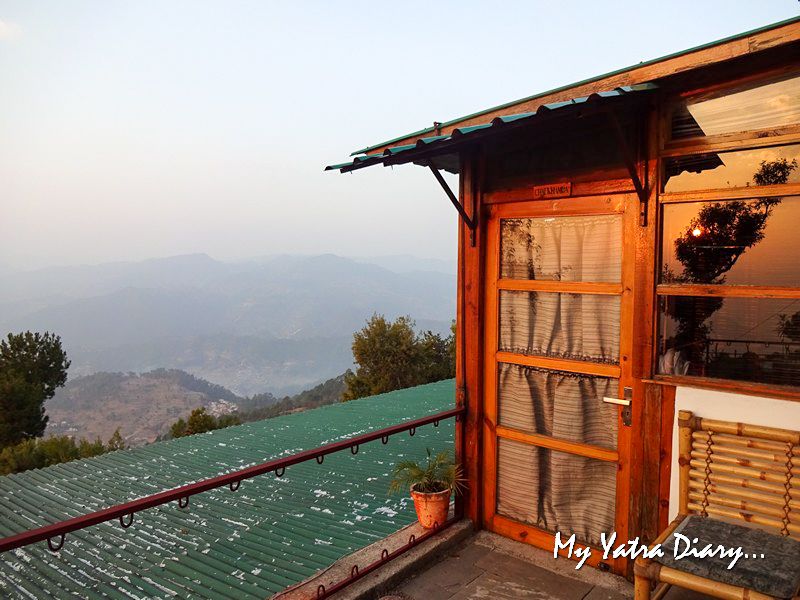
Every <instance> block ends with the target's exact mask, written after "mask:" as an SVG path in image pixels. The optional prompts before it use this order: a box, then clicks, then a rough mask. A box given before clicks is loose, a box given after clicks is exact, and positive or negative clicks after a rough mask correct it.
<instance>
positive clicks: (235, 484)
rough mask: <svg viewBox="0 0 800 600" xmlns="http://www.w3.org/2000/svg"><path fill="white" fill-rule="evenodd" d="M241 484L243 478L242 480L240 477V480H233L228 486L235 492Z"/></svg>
mask: <svg viewBox="0 0 800 600" xmlns="http://www.w3.org/2000/svg"><path fill="white" fill-rule="evenodd" d="M240 485H242V480H241V479H240V480H239V481H231V482H230V483H229V484H228V487H229V488H231V491H232V492H235V491H236V490H238V489H239V486H240Z"/></svg>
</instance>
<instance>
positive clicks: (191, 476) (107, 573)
mask: <svg viewBox="0 0 800 600" xmlns="http://www.w3.org/2000/svg"><path fill="white" fill-rule="evenodd" d="M454 395H455V394H454V384H453V381H452V380H448V381H443V382H439V383H433V384H429V385H425V386H420V387H416V388H411V389H407V390H400V391H396V392H391V393H388V394H382V395H380V396H373V397H370V398H364V399H361V400H354V401H352V402H347V403H344V404H336V405H332V406H325V407H321V408H318V409H315V410H310V411H306V412H302V413H297V414H292V415H287V416H283V417H277V418H274V419H269V420H265V421H259V422H256V423H248V424H245V425H241V426H238V427H231V428H228V429H224V430H220V431H215V432H211V433H207V434H202V435H195V436H190V437H186V438H180V439H176V440H171V441H167V442H158V443H155V444H150V445H148V446H142V447H139V448H134V449H131V450H122V451H118V452H113V453H111V454H106V455H103V456H99V457H96V458H92V459H87V460H82V461H75V462H71V463H66V464H63V465H56V466H53V467H48V468H46V469H40V470H34V471H27V472H25V473H20V474H18V475H9V476H6V477H0V537H6V536H9V535H12V534H15V533H19V532H21V531H24V530H26V529H30V528H33V527H38V526H42V525H46V524H49V523H53V522H56V521H58V520H63V519H66V518H69V517H74V516H77V515H79V514H83V513H87V512H90V511H94V510H99V509H101V508H105V507H108V506H111V505H113V504H118V503H122V502H126V501H129V500H133V499H136V498H139V497H142V496H145V495H149V494H155V493H158V492H161V491H164V490H167V489H171V488H173V487H175V486H177V485H181V484H186V483H190V482H193V481H197V480H200V479H205V478H208V477H212V476H215V475H220V474H223V473H227V472H229V471H231V470H233V469H238V468H243V467H246V466H249V465H253V464H257V463H260V462H264V461H267V460H270V459H274V458H278V457H281V456H286V455H289V454H293V453H295V452H298V451H301V450H306V449H309V448H313V447H316V446H320V445H322V444H326V443H330V442H334V441H338V440H341V439H345V438H347V437H350V436H353V435H357V434H360V433H366V432H369V431H372V430H375V429H380V428H382V427H387V426H390V425H394V424H397V423H400V422H402V421H405V420H409V419H415V418H419V417H423V416H425V415H428V414H432V413H435V412H439V411H442V410H446V409H448V408H452V407H453V406H454ZM452 444H453V422H452V420H447V421H442V423H441V424H440V425H439V427H438V428H435V427H433V426H432V425H428V426H425V427H422V428H420V429H418V430H417V432H416V435H414V436H413V437H411V436H409V435H408V434H407V433H405V434H398V435H395V436H392V437H391V438H390V441H389V443H388V445H386V446H384V445H382V444H381V443H380V442H379V441H377V442H370V443H369V444H365V445H362V446H361V447H360V449H359V452H358V454H357V455H355V456H353V455H351V454H350V452H340V453H337V454H332V455H330V456H328V457H326V459H325V462H324V463H323V464H322V465H318V464H317V463H316V462H315V461H309V462H306V463H302V464H299V465H295V466H292V467H289V468H287V469H286V473H285V475H284V476H283V477H281V478H277V477H275V476H274V475H271V474H270V475H265V476H261V477H256V478H254V479H251V480H246V481H243V482H242V484H241V487H240V488H239V490H238V491H236V492H231V491H230V490H229V489H228V488H227V487H226V488H221V489H217V490H213V491H210V492H206V493H203V494H199V495H197V496H193V497H192V498H191V501H190V504H189V507H188V508H186V509H183V510H181V509H178V507H177V506H175V505H170V506H162V507H159V508H155V509H149V510H146V511H143V512H141V513H137V514H136V517H135V521H134V524H133V526H132V527H130V528H128V529H122V528H121V527H120V526H119V523H117V522H116V521H114V522H110V523H103V524H101V525H98V526H95V527H92V528H89V529H86V530H82V531H79V532H75V533H71V534H68V535H67V537H66V541H65V542H64V547H63V549H62V550H61V551H60V552H59V553H57V554H52V553H50V552H49V551H48V550H47V546H46V544H43V543H41V544H35V545H32V546H27V547H24V548H20V549H17V550H12V551H9V552H5V553H3V554H0V597H3V598H47V597H59V598H62V597H68V596H77V597H80V598H101V597H106V598H170V597H179V598H185V597H188V596H191V597H195V598H237V599H238V598H259V599H260V598H264V597H267V596H269V595H270V594H272V593H274V592H277V591H280V590H281V589H283V588H285V587H287V586H289V585H291V584H294V583H297V582H298V581H302V580H303V579H305V578H306V577H308V576H310V575H312V574H313V573H315V572H316V571H318V570H319V569H322V568H325V567H327V566H329V565H330V564H332V563H333V562H334V561H335V560H336V559H338V558H340V557H342V556H344V555H346V554H349V553H351V552H353V551H354V550H357V549H358V548H361V547H363V546H365V545H367V544H370V543H372V542H374V541H376V540H378V539H380V538H383V537H385V536H387V535H388V534H390V533H392V532H394V531H396V530H397V529H399V528H401V527H403V526H405V525H407V524H408V523H411V522H412V521H413V520H414V518H415V516H414V509H413V505H412V503H411V501H410V500H408V499H406V498H405V497H404V496H389V495H388V494H387V487H388V482H389V473H390V471H391V467H392V465H393V464H394V461H396V460H397V459H398V458H401V457H404V456H405V457H411V456H413V457H418V456H424V453H425V448H426V447H431V448H433V449H436V450H441V449H445V448H452Z"/></svg>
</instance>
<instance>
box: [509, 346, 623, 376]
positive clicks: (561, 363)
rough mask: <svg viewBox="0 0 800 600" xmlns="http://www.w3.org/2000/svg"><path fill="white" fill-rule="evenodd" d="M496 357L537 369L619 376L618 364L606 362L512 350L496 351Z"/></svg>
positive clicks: (513, 363)
mask: <svg viewBox="0 0 800 600" xmlns="http://www.w3.org/2000/svg"><path fill="white" fill-rule="evenodd" d="M496 357H497V362H501V363H508V364H512V365H522V366H523V367H534V368H539V369H552V370H554V371H569V372H574V373H582V374H583V375H596V376H599V377H613V378H619V376H620V373H621V370H620V367H619V365H610V364H606V363H594V362H588V361H582V360H570V359H566V358H550V357H547V356H528V355H527V354H515V353H513V352H498V353H497V355H496Z"/></svg>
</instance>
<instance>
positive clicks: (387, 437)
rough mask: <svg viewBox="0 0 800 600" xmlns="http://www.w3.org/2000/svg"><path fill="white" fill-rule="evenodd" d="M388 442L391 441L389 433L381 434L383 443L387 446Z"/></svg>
mask: <svg viewBox="0 0 800 600" xmlns="http://www.w3.org/2000/svg"><path fill="white" fill-rule="evenodd" d="M388 443H389V436H388V435H382V436H381V444H383V445H384V446H385V445H386V444H388Z"/></svg>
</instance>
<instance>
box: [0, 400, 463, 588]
mask: <svg viewBox="0 0 800 600" xmlns="http://www.w3.org/2000/svg"><path fill="white" fill-rule="evenodd" d="M464 412H465V408H464V407H459V408H453V409H451V410H446V411H443V412H439V413H436V414H433V415H429V416H427V417H422V418H420V419H414V420H411V421H406V422H404V423H400V424H398V425H393V426H391V427H386V428H384V429H377V430H375V431H373V432H371V433H365V434H362V435H357V436H354V437H352V438H348V439H346V440H342V441H339V442H334V443H332V444H326V445H324V446H319V447H317V448H313V449H311V450H305V451H303V452H298V453H296V454H292V455H291V456H286V457H284V458H278V459H274V460H270V461H267V462H264V463H261V464H258V465H253V466H251V467H247V468H245V469H240V470H238V471H232V472H230V473H226V474H225V475H219V476H217V477H211V478H209V479H204V480H202V481H198V482H195V483H191V484H187V485H183V486H180V487H177V488H174V489H171V490H167V491H164V492H160V493H158V494H153V495H150V496H145V497H143V498H139V499H137V500H132V501H130V502H125V503H123V504H117V505H115V506H111V507H109V508H104V509H102V510H98V511H95V512H91V513H87V514H85V515H80V516H78V517H73V518H71V519H67V520H65V521H59V522H58V523H53V524H51V525H46V526H44V527H38V528H36V529H30V530H28V531H23V532H22V533H18V534H16V535H12V536H9V537H6V538H2V539H0V552H6V551H8V550H14V549H15V548H21V547H22V546H27V545H29V544H33V543H36V542H41V541H45V540H46V541H47V547H48V548H49V549H50V550H51V551H52V552H58V551H59V550H60V549H61V548H62V546H63V545H64V541H65V538H66V535H67V534H68V533H71V532H73V531H78V530H80V529H85V528H87V527H91V526H93V525H97V524H99V523H104V522H106V521H111V520H113V519H119V524H120V526H121V527H122V528H124V529H127V528H128V527H130V526H131V525H133V522H134V515H135V514H136V513H138V512H141V511H143V510H146V509H148V508H153V507H156V506H162V505H164V504H168V503H170V502H174V501H176V502H177V503H178V507H179V508H186V507H188V506H189V498H190V497H191V496H194V495H195V494H200V493H202V492H207V491H209V490H213V489H216V488H221V487H224V486H228V487H229V488H230V490H231V491H232V492H235V491H236V490H237V489H239V485H240V484H241V482H242V481H243V480H245V479H250V478H252V477H258V476H259V475H265V474H267V473H275V476H276V477H282V476H283V474H284V473H285V472H286V468H287V467H291V466H292V465H296V464H299V463H302V462H306V461H309V460H316V462H317V464H320V465H321V464H322V463H323V462H324V461H325V457H326V456H327V455H328V454H333V453H334V452H341V451H343V450H347V449H349V450H350V452H351V453H352V454H358V450H359V447H360V446H361V445H362V444H366V443H368V442H372V441H375V440H381V443H382V444H387V443H388V442H389V438H390V437H391V436H393V435H396V434H398V433H403V432H406V431H407V432H408V433H409V435H412V436H413V435H414V434H415V433H416V430H417V428H418V427H422V426H424V425H429V424H433V426H434V427H438V426H439V422H440V421H442V420H444V419H451V418H455V420H456V422H458V421H460V420H461V418H462V416H463V414H464ZM456 517H457V518H458V515H456ZM457 518H456V519H451V520H449V521H447V522H446V523H442V524H441V525H439V524H438V523H437V524H436V526H435V527H434V528H433V529H432V530H430V531H428V532H426V533H425V534H423V535H421V536H419V537H415V536H414V535H413V534H412V536H411V537H410V538H409V542H408V543H407V544H405V545H404V546H402V547H400V548H398V549H396V550H394V551H393V552H389V551H388V550H384V551H383V552H382V553H381V558H380V559H379V560H377V561H375V562H373V563H371V564H369V565H367V566H365V567H364V568H363V569H359V568H358V566H357V565H354V566H353V568H352V569H351V572H350V577H348V578H346V579H344V580H342V581H340V582H339V583H337V584H335V585H333V586H331V587H330V588H328V589H327V590H326V589H325V586H320V588H319V589H318V590H317V597H318V598H325V597H327V596H329V595H331V594H333V593H334V592H336V591H339V590H340V589H342V588H344V587H346V586H347V585H349V584H350V583H353V582H354V581H356V580H357V579H360V578H361V577H363V576H364V575H366V574H367V573H369V572H371V571H373V570H374V569H376V568H378V567H379V566H380V565H382V564H384V563H386V562H387V561H389V560H392V559H393V558H396V557H397V556H399V555H401V554H403V553H404V552H406V551H407V550H410V549H411V548H413V547H414V546H416V545H417V544H419V543H420V542H422V541H424V540H425V539H427V538H428V537H430V536H431V535H433V534H435V533H437V532H439V531H441V530H443V529H445V528H446V527H449V526H450V525H451V524H452V523H453V522H455V520H457ZM55 539H57V540H58V541H57V542H54V540H55Z"/></svg>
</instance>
